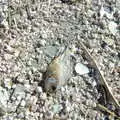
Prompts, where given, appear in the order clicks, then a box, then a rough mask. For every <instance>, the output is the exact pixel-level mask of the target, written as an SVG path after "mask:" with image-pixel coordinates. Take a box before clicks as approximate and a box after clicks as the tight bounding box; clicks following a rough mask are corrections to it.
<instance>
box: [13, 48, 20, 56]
mask: <svg viewBox="0 0 120 120" xmlns="http://www.w3.org/2000/svg"><path fill="white" fill-rule="evenodd" d="M19 54H20V51H19V50H17V49H16V50H15V52H14V55H15V57H18V56H19Z"/></svg>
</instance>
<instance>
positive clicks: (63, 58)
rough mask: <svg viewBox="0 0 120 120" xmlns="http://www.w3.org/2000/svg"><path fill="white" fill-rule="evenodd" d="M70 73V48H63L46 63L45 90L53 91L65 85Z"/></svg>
mask: <svg viewBox="0 0 120 120" xmlns="http://www.w3.org/2000/svg"><path fill="white" fill-rule="evenodd" d="M71 73H72V67H71V62H70V49H69V48H65V50H64V51H63V52H62V53H60V55H58V56H57V57H55V58H54V59H53V60H52V61H51V63H50V64H49V65H48V68H47V71H46V74H45V81H44V87H45V91H55V90H56V89H59V88H60V87H61V86H63V85H65V84H66V83H67V80H68V79H69V78H70V77H71Z"/></svg>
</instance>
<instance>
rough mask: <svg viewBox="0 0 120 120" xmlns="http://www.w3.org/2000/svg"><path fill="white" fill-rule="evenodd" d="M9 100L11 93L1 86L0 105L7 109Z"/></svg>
mask: <svg viewBox="0 0 120 120" xmlns="http://www.w3.org/2000/svg"><path fill="white" fill-rule="evenodd" d="M8 100H9V93H8V91H7V90H6V89H4V88H2V87H1V86H0V103H1V104H2V105H3V106H5V107H7V101H8Z"/></svg>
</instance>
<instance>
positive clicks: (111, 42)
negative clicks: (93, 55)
mask: <svg viewBox="0 0 120 120" xmlns="http://www.w3.org/2000/svg"><path fill="white" fill-rule="evenodd" d="M104 41H105V42H106V43H107V44H108V45H110V46H112V45H114V43H115V41H114V39H110V38H107V39H104Z"/></svg>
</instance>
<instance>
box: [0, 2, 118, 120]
mask: <svg viewBox="0 0 120 120" xmlns="http://www.w3.org/2000/svg"><path fill="white" fill-rule="evenodd" d="M79 42H83V43H84V44H85V46H86V48H87V50H88V51H89V52H90V53H91V55H92V56H93V58H94V59H95V60H96V61H97V64H98V66H99V69H100V70H101V72H102V73H103V75H104V77H105V79H106V81H107V83H108V85H109V87H110V88H111V91H112V93H113V94H114V96H115V98H116V99H117V100H118V102H119V103H120V1H119V0H104V1H102V0H77V1H74V0H71V1H70V0H62V1H60V0H55V1H52V0H49V1H39V0H31V1H29V0H11V1H7V0H0V117H1V118H0V119H1V120H109V119H110V120H111V119H112V120H115V119H116V118H115V117H113V116H110V115H109V114H108V113H107V112H104V111H103V110H102V111H101V110H100V109H99V108H98V107H97V104H98V103H100V104H102V105H104V106H106V108H108V109H110V110H111V111H114V112H116V108H115V106H114V105H113V103H109V102H108V100H109V99H110V98H109V97H105V96H106V94H107V93H105V91H104V90H101V89H100V90H99V89H98V83H99V79H97V78H96V77H95V76H96V70H95V69H94V67H93V66H90V65H89V62H90V61H89V58H88V59H85V57H84V54H83V50H82V49H81V48H80V45H79ZM63 46H68V48H71V49H72V50H73V51H74V53H73V54H72V55H71V60H70V61H71V62H72V64H73V66H71V67H72V69H73V72H72V73H71V77H70V79H69V80H68V81H67V84H66V85H65V86H61V87H60V89H59V90H57V91H56V92H52V93H50V94H48V93H47V92H45V91H44V89H43V86H44V85H42V82H41V81H44V79H43V78H44V77H43V75H44V72H45V71H46V70H47V66H48V64H49V63H50V62H51V60H52V59H53V58H54V57H55V55H56V54H57V53H58V51H59V49H60V48H61V47H63ZM77 63H82V64H84V65H85V66H86V67H87V68H88V69H89V73H88V74H84V75H80V74H78V73H76V72H77V71H75V65H76V64H77ZM69 67H70V66H68V69H69ZM101 99H102V100H101ZM117 109H119V108H117ZM119 112H120V111H119ZM119 112H117V113H116V114H117V116H120V113H119ZM110 117H112V118H110Z"/></svg>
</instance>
